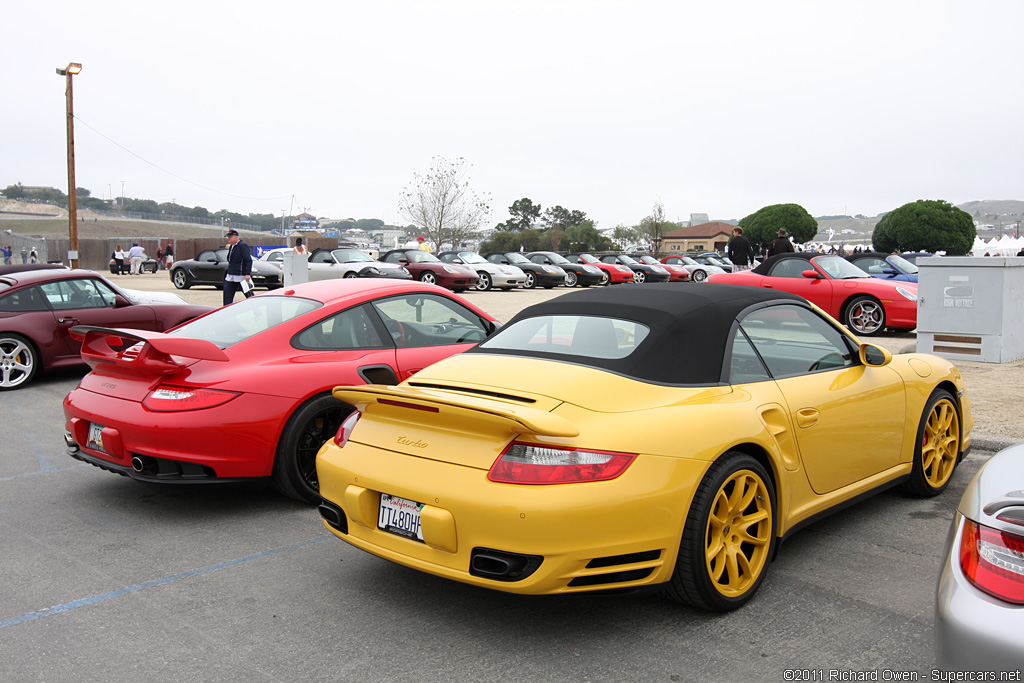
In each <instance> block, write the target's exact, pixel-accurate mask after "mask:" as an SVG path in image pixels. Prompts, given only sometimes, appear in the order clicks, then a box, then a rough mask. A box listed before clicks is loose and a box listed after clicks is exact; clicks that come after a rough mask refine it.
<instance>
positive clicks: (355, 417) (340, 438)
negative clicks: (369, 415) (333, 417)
mask: <svg viewBox="0 0 1024 683" xmlns="http://www.w3.org/2000/svg"><path fill="white" fill-rule="evenodd" d="M360 415H362V413H360V412H359V411H358V410H353V411H352V412H351V413H349V416H348V417H346V418H345V419H344V420H343V421H342V423H341V426H340V427H338V433H337V434H335V435H334V443H335V445H336V446H337V447H338V448H344V447H345V444H347V443H348V437H350V436H352V430H353V429H355V426H356V422H359V416H360Z"/></svg>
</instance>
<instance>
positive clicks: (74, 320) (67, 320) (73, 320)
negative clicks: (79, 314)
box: [57, 318, 78, 325]
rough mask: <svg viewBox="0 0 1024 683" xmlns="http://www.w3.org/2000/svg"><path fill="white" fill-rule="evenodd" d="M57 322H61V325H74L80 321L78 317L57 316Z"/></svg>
mask: <svg viewBox="0 0 1024 683" xmlns="http://www.w3.org/2000/svg"><path fill="white" fill-rule="evenodd" d="M57 322H59V323H60V324H61V325H66V324H68V323H70V324H72V325H74V324H75V323H77V322H78V318H57Z"/></svg>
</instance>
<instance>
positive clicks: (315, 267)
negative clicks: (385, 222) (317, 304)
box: [261, 247, 412, 282]
mask: <svg viewBox="0 0 1024 683" xmlns="http://www.w3.org/2000/svg"><path fill="white" fill-rule="evenodd" d="M288 252H291V249H290V248H285V249H274V250H272V251H270V252H267V253H266V254H264V255H263V256H262V257H261V258H262V259H264V260H266V261H268V262H270V263H276V264H278V265H283V264H284V255H285V254H286V253H288ZM307 264H308V268H309V281H310V282H316V281H318V280H333V279H336V278H352V277H387V278H392V279H396V280H411V279H412V275H411V274H410V273H409V269H408V268H406V267H405V266H402V265H400V264H397V263H384V262H383V261H378V260H376V259H374V258H373V257H372V256H370V255H369V254H367V253H366V252H365V251H361V250H359V249H350V248H345V247H342V248H338V249H316V250H314V251H313V253H311V254H310V255H309V259H308V260H307Z"/></svg>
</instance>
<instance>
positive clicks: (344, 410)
mask: <svg viewBox="0 0 1024 683" xmlns="http://www.w3.org/2000/svg"><path fill="white" fill-rule="evenodd" d="M351 412H352V406H350V405H348V404H346V403H342V402H341V401H339V400H338V399H336V398H334V396H332V395H330V394H321V395H320V396H316V397H314V398H311V399H310V400H308V401H306V402H305V403H303V404H302V405H301V406H299V408H298V409H297V410H296V411H295V412H294V413H292V416H291V418H289V420H288V423H287V424H286V425H285V426H284V431H283V432H281V439H280V440H279V441H278V443H277V455H276V457H275V458H274V471H273V473H272V474H271V476H270V485H271V487H273V488H274V490H275V491H277V492H278V493H282V494H284V495H286V496H288V497H289V498H295V499H297V500H304V501H307V502H310V503H316V502H319V501H320V481H319V479H317V475H316V454H317V451H319V450H320V447H321V446H323V445H324V443H326V442H327V441H328V440H329V439H331V438H332V437H333V436H334V435H335V434H336V433H337V432H338V428H339V427H341V422H342V420H344V419H345V417H347V416H348V414H349V413H351Z"/></svg>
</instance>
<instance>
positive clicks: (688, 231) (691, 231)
mask: <svg viewBox="0 0 1024 683" xmlns="http://www.w3.org/2000/svg"><path fill="white" fill-rule="evenodd" d="M735 227H736V226H735V225H732V224H731V223H722V222H721V221H711V222H710V223H701V224H700V225H691V226H690V227H688V228H679V229H678V230H673V231H672V232H666V233H665V234H664V235H663V237H664V238H665V239H671V238H673V237H674V238H676V239H700V238H708V237H718V236H719V235H731V234H732V229H733V228H735Z"/></svg>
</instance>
